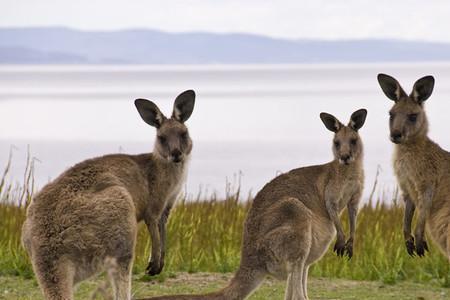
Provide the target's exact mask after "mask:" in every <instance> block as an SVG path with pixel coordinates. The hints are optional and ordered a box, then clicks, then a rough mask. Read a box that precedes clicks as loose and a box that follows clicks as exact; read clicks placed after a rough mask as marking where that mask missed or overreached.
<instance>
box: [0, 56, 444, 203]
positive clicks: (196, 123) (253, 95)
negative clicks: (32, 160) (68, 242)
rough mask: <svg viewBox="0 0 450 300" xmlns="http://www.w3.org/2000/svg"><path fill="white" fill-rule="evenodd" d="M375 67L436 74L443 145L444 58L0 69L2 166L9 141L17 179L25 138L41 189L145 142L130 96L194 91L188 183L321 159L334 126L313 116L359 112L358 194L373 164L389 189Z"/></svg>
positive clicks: (166, 98) (407, 82)
mask: <svg viewBox="0 0 450 300" xmlns="http://www.w3.org/2000/svg"><path fill="white" fill-rule="evenodd" d="M379 72H385V73H388V74H391V75H394V76H395V77H397V78H399V80H400V81H401V82H402V83H403V84H404V88H405V89H406V90H410V89H411V87H412V84H413V82H414V81H415V80H416V79H418V78H419V77H421V76H423V75H427V74H432V75H434V76H435V77H436V87H435V92H434V95H433V96H432V97H431V98H430V100H429V101H428V102H427V111H428V114H429V118H430V123H431V132H430V134H431V136H432V137H433V138H434V139H435V140H437V141H438V142H439V143H440V144H441V146H443V147H444V148H447V149H450V138H449V134H448V128H449V127H448V111H449V108H450V102H449V100H450V64H449V63H447V64H389V65H386V64H384V65H380V64H369V65H293V66H169V67H168V66H138V67H135V66H106V67H105V66H58V67H52V66H0V165H5V164H6V161H7V157H8V153H9V149H10V147H11V145H14V159H13V170H12V173H11V176H12V177H13V179H14V180H17V181H21V180H22V177H23V170H24V164H25V158H26V153H27V145H30V148H31V153H32V154H33V156H35V157H37V158H38V159H39V162H38V163H37V165H36V180H37V182H38V185H39V186H42V185H43V184H45V183H46V182H48V180H50V179H52V178H55V177H56V176H57V175H58V174H59V173H60V172H62V171H63V170H64V169H66V168H67V167H69V166H71V165H73V164H74V163H76V162H78V161H81V160H83V159H86V158H89V157H92V156H97V155H102V154H106V153H113V152H124V153H141V152H148V151H151V149H152V143H153V139H154V135H155V130H154V129H153V128H152V127H149V126H148V125H146V124H145V123H144V122H143V121H142V120H141V119H140V117H139V116H138V114H137V112H136V110H135V108H134V105H133V100H134V99H135V98H148V99H151V100H153V101H154V102H156V103H157V104H158V105H159V106H160V108H161V110H162V111H163V112H164V113H166V114H170V112H171V109H172V103H173V99H174V98H175V96H176V95H177V94H178V93H179V92H181V91H183V90H185V89H194V90H195V91H196V92H197V101H196V107H195V109H194V113H193V115H192V117H191V119H190V120H189V121H188V122H187V124H188V126H189V129H190V131H191V135H192V137H193V139H194V153H193V158H192V161H191V168H190V172H189V178H188V182H187V185H186V190H187V192H188V193H190V194H197V193H198V192H199V190H201V191H203V192H205V191H207V192H208V193H211V192H213V191H217V192H218V193H219V194H222V195H223V193H224V191H225V184H226V181H227V179H228V181H230V182H231V183H233V182H234V183H236V180H237V179H236V178H238V177H240V181H241V186H242V190H243V193H244V194H247V193H248V192H250V191H253V192H255V191H257V190H259V189H260V188H261V187H262V186H263V185H264V183H266V182H267V181H269V180H270V179H271V178H273V177H274V176H276V175H277V174H278V173H280V172H285V171H288V170H290V169H293V168H296V167H300V166H305V165H311V164H319V163H325V162H328V161H330V160H331V158H332V155H331V139H332V133H331V132H329V131H327V130H326V129H325V127H324V126H323V124H322V122H321V121H320V119H319V113H320V112H322V111H326V112H330V113H332V114H334V115H335V116H337V117H338V118H339V119H340V120H341V121H342V122H345V123H346V122H348V119H349V117H350V114H351V113H352V112H353V111H355V110H357V109H359V108H367V109H368V110H369V115H368V118H367V122H366V125H365V126H364V127H363V129H361V135H362V138H363V141H364V144H365V170H366V178H367V182H366V190H365V195H366V197H367V196H368V194H370V191H371V188H372V183H373V181H374V176H375V174H376V170H377V167H378V166H380V167H381V174H380V177H379V187H380V191H381V190H385V191H386V190H392V189H393V188H394V187H395V181H394V178H393V175H392V170H391V165H390V161H391V153H392V148H393V147H392V145H391V143H390V142H389V140H388V126H387V125H388V122H387V119H388V117H387V116H388V110H389V107H390V106H391V104H392V102H391V101H390V100H388V99H387V98H386V97H385V96H384V95H383V94H382V92H381V90H380V88H379V87H378V84H377V81H376V74H377V73H379Z"/></svg>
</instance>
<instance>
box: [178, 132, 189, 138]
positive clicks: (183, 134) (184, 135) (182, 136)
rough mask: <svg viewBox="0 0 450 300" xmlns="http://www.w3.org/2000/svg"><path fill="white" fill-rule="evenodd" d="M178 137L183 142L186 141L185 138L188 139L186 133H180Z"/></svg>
mask: <svg viewBox="0 0 450 300" xmlns="http://www.w3.org/2000/svg"><path fill="white" fill-rule="evenodd" d="M180 137H181V138H182V139H183V140H185V139H187V137H188V133H187V132H182V133H181V134H180Z"/></svg>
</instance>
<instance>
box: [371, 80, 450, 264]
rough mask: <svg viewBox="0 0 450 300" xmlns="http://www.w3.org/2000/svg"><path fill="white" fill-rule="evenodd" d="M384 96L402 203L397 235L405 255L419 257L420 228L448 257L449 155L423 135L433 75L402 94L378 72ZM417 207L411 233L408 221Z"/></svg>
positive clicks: (423, 249) (423, 242)
mask: <svg viewBox="0 0 450 300" xmlns="http://www.w3.org/2000/svg"><path fill="white" fill-rule="evenodd" d="M378 82H379V83H380V86H381V89H382V90H383V92H384V94H385V95H386V96H387V97H388V98H389V99H391V100H393V101H394V102H395V103H394V105H393V107H392V108H391V110H390V113H389V114H390V120H389V126H390V138H391V141H392V142H393V143H395V151H394V160H393V163H394V172H395V174H396V177H397V180H398V184H399V186H400V189H401V191H402V193H403V199H404V201H405V214H404V222H403V234H404V238H405V244H406V250H407V251H408V254H409V255H411V256H415V255H416V254H417V255H418V256H419V257H422V256H424V255H425V252H426V251H429V250H428V244H427V242H426V239H425V228H428V232H429V234H430V236H431V237H432V238H433V240H434V241H435V242H436V243H437V244H438V245H439V248H440V250H441V251H442V252H443V253H444V255H446V256H447V258H448V259H450V228H449V225H450V223H449V222H450V153H449V152H447V151H445V150H443V149H442V148H441V147H439V145H438V144H436V143H435V142H433V141H432V140H431V139H430V138H429V137H428V120H427V116H426V114H425V109H424V102H425V101H426V100H427V99H428V98H429V97H430V96H431V94H432V92H433V88H434V78H433V77H432V76H425V77H423V78H421V79H419V80H417V81H416V82H415V83H414V87H413V90H412V92H411V94H410V95H409V96H408V95H407V94H406V93H405V91H404V90H403V88H402V87H401V86H400V84H399V82H398V81H397V80H396V79H394V78H393V77H391V76H389V75H386V74H379V75H378ZM416 208H417V213H418V216H417V224H416V228H415V232H414V237H413V235H412V234H411V222H412V219H413V216H414V212H415V210H416Z"/></svg>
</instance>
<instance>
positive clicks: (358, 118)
mask: <svg viewBox="0 0 450 300" xmlns="http://www.w3.org/2000/svg"><path fill="white" fill-rule="evenodd" d="M366 117H367V110H366V109H364V108H363V109H359V110H357V111H355V112H354V113H352V116H351V117H350V122H349V123H348V126H349V127H350V128H352V129H353V130H355V131H358V130H359V129H360V128H361V127H363V125H364V122H366Z"/></svg>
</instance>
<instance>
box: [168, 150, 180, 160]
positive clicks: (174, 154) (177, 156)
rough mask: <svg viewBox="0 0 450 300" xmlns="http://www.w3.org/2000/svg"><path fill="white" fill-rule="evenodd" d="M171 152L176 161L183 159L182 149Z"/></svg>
mask: <svg viewBox="0 0 450 300" xmlns="http://www.w3.org/2000/svg"><path fill="white" fill-rule="evenodd" d="M170 154H171V155H172V160H173V161H174V162H180V161H181V154H182V153H181V151H180V150H178V149H176V150H173V151H172V152H171V153H170Z"/></svg>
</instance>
